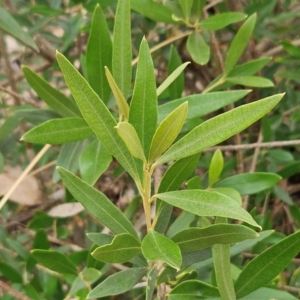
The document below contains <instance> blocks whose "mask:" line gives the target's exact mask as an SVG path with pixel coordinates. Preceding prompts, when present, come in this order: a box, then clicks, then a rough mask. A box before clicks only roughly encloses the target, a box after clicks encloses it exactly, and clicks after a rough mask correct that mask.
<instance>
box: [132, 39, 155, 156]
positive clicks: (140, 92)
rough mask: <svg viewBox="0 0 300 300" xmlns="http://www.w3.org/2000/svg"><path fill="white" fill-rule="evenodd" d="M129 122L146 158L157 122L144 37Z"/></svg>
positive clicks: (151, 74)
mask: <svg viewBox="0 0 300 300" xmlns="http://www.w3.org/2000/svg"><path fill="white" fill-rule="evenodd" d="M129 122H130V123H131V124H132V125H133V127H134V128H135V130H136V132H137V134H138V136H139V138H140V141H141V143H142V146H143V149H144V153H145V156H146V158H147V157H148V156H149V150H150V144H151V141H152V138H153V135H154V133H155V130H156V124H157V96H156V83H155V77H154V67H153V62H152V58H151V54H150V50H149V46H148V43H147V41H146V39H145V38H143V40H142V42H141V46H140V50H139V61H138V65H137V71H136V79H135V85H134V90H133V95H132V99H131V103H130V111H129Z"/></svg>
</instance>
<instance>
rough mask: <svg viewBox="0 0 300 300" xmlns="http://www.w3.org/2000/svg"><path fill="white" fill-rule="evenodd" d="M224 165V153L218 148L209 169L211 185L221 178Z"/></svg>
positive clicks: (209, 182)
mask: <svg viewBox="0 0 300 300" xmlns="http://www.w3.org/2000/svg"><path fill="white" fill-rule="evenodd" d="M223 165H224V159H223V155H222V152H221V150H220V149H217V150H216V151H215V153H214V155H213V157H212V159H211V162H210V165H209V170H208V185H209V186H210V187H211V186H213V184H214V183H215V182H216V181H217V180H218V179H219V177H220V175H221V173H222V170H223Z"/></svg>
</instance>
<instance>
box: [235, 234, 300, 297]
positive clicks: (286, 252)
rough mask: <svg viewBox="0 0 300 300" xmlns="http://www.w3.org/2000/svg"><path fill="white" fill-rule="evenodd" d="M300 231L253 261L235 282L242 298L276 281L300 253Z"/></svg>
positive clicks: (236, 289) (238, 293)
mask: <svg viewBox="0 0 300 300" xmlns="http://www.w3.org/2000/svg"><path fill="white" fill-rule="evenodd" d="M299 251H300V231H297V232H295V233H293V234H291V235H290V236H288V237H286V238H284V239H283V240H281V241H280V242H278V243H276V244H274V245H273V246H271V247H270V248H268V249H267V250H265V251H263V252H262V253H260V254H259V255H258V256H257V257H255V258H254V259H253V260H251V261H250V262H249V263H248V264H247V265H246V266H245V267H244V269H243V270H242V272H241V273H240V275H239V277H238V279H237V280H236V282H235V285H234V287H235V291H236V295H237V297H238V298H241V297H243V296H245V295H247V294H249V293H251V292H252V291H254V290H256V289H258V288H260V287H261V286H263V285H265V284H267V283H268V282H269V281H270V280H272V279H274V278H275V277H276V276H277V275H278V274H279V273H280V272H281V271H282V270H283V269H284V268H285V267H286V266H287V265H288V264H289V262H290V261H291V260H292V259H293V258H294V257H295V256H296V255H297V254H298V253H299Z"/></svg>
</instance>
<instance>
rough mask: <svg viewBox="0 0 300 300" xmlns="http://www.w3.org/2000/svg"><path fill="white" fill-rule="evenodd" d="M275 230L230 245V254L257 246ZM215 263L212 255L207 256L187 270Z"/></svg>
mask: <svg viewBox="0 0 300 300" xmlns="http://www.w3.org/2000/svg"><path fill="white" fill-rule="evenodd" d="M273 232H274V231H273V230H266V231H263V232H260V233H259V237H258V238H256V239H252V240H246V241H243V242H239V243H236V244H235V245H234V246H232V247H230V256H231V257H233V256H236V255H238V254H240V253H242V252H244V251H246V250H248V249H251V248H252V247H253V246H255V245H256V244H257V243H258V242H261V241H263V240H264V239H266V238H267V237H269V236H270V235H271V234H272V233H273ZM212 264H213V260H212V257H209V258H206V259H204V260H202V261H200V262H197V263H194V264H192V265H191V266H189V267H188V268H187V269H186V270H185V271H186V272H191V271H193V270H199V269H202V268H204V267H207V266H210V265H212Z"/></svg>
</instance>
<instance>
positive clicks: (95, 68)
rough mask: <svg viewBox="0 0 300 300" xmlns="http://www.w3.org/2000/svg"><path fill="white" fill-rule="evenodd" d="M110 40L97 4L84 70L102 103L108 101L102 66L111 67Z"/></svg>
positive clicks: (107, 87) (107, 90) (108, 91)
mask: <svg viewBox="0 0 300 300" xmlns="http://www.w3.org/2000/svg"><path fill="white" fill-rule="evenodd" d="M111 61H112V41H111V38H110V32H109V29H108V26H107V22H106V18H105V16H104V14H103V11H102V9H101V7H100V5H99V4H98V5H97V6H96V8H95V11H94V15H93V20H92V26H91V31H90V35H89V40H88V43H87V48H86V71H87V77H88V81H89V83H90V85H91V87H92V88H93V89H94V91H95V92H96V93H97V94H98V95H99V97H100V98H101V99H102V100H103V102H104V103H107V102H108V99H109V95H110V89H109V86H108V82H107V79H106V77H105V73H104V66H107V67H109V68H111Z"/></svg>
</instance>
